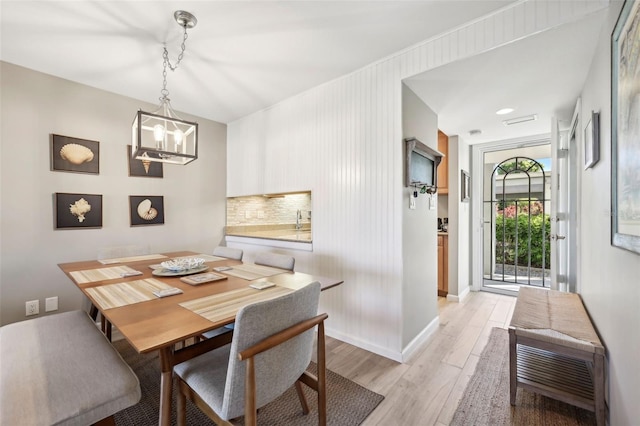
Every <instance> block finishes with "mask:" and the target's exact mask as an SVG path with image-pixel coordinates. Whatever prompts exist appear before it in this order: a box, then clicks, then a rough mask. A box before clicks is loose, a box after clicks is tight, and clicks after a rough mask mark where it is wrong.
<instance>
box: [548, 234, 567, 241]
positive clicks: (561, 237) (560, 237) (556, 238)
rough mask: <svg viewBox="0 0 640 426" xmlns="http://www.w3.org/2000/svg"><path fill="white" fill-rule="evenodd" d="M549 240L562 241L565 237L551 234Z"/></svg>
mask: <svg viewBox="0 0 640 426" xmlns="http://www.w3.org/2000/svg"><path fill="white" fill-rule="evenodd" d="M549 238H551V241H555V240H564V239H565V238H567V237H565V236H564V235H554V234H551V236H550V237H549Z"/></svg>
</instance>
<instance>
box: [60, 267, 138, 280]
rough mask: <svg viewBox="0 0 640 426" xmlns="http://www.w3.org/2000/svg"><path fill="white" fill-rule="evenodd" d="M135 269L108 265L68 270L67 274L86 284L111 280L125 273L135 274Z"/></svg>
mask: <svg viewBox="0 0 640 426" xmlns="http://www.w3.org/2000/svg"><path fill="white" fill-rule="evenodd" d="M136 272H140V271H136V270H135V269H133V268H130V267H128V266H110V267H108V268H97V269H85V270H83V271H73V272H69V275H71V277H72V278H73V279H74V280H75V281H76V283H78V284H86V283H91V282H95V281H103V280H113V279H115V278H122V277H123V276H125V275H126V274H134V275H138V274H136Z"/></svg>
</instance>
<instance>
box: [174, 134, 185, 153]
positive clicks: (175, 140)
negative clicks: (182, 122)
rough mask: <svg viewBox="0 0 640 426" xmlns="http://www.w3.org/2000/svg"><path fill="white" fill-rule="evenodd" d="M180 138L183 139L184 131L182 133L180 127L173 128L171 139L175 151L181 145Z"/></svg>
mask: <svg viewBox="0 0 640 426" xmlns="http://www.w3.org/2000/svg"><path fill="white" fill-rule="evenodd" d="M182 139H184V133H182V130H180V129H176V130H174V131H173V141H174V142H175V143H176V151H177V150H178V147H179V146H180V145H182Z"/></svg>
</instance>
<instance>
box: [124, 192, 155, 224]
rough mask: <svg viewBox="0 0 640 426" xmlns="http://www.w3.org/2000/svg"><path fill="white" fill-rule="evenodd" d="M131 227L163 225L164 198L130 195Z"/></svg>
mask: <svg viewBox="0 0 640 426" xmlns="http://www.w3.org/2000/svg"><path fill="white" fill-rule="evenodd" d="M129 219H130V222H131V226H146V225H163V224H164V197H163V196H161V195H130V196H129Z"/></svg>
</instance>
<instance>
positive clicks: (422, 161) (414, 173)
mask: <svg viewBox="0 0 640 426" xmlns="http://www.w3.org/2000/svg"><path fill="white" fill-rule="evenodd" d="M434 167H435V165H434V161H433V160H432V159H430V158H427V157H425V156H424V155H422V154H420V153H419V152H417V151H411V165H410V169H409V177H410V182H411V185H414V184H415V185H427V186H433V175H434V173H433V168H434Z"/></svg>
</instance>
